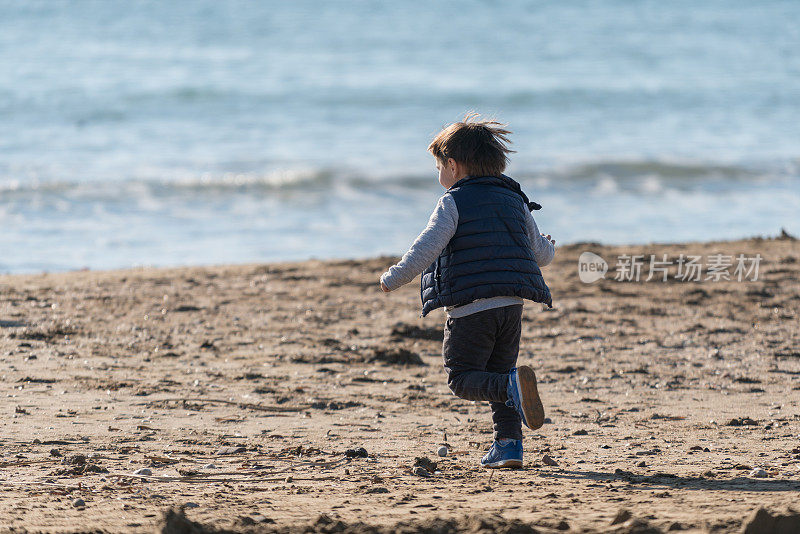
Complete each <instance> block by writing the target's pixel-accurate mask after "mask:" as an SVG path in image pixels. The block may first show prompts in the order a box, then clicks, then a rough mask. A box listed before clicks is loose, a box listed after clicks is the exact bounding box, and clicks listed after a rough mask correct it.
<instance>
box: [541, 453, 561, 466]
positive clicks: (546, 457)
mask: <svg viewBox="0 0 800 534" xmlns="http://www.w3.org/2000/svg"><path fill="white" fill-rule="evenodd" d="M542 463H543V464H544V465H552V466H556V465H558V462H556V461H555V460H553V459H552V458H550V456H549V455H547V454H545V455H544V456H542Z"/></svg>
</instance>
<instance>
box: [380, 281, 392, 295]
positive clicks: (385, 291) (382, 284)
mask: <svg viewBox="0 0 800 534" xmlns="http://www.w3.org/2000/svg"><path fill="white" fill-rule="evenodd" d="M381 290H382V291H383V292H384V293H388V292H389V291H391V289H389V288H388V287H386V284H384V283H383V281H381Z"/></svg>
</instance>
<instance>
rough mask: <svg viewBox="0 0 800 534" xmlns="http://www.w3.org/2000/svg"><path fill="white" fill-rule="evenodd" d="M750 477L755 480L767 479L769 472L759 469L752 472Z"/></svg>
mask: <svg viewBox="0 0 800 534" xmlns="http://www.w3.org/2000/svg"><path fill="white" fill-rule="evenodd" d="M750 476H751V477H753V478H767V472H766V471H764V470H763V469H760V468H758V467H757V468H755V469H753V470H752V471H750Z"/></svg>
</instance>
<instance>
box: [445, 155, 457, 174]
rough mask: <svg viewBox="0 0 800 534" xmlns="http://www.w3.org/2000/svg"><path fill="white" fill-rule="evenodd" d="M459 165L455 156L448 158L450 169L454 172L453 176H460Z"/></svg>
mask: <svg viewBox="0 0 800 534" xmlns="http://www.w3.org/2000/svg"><path fill="white" fill-rule="evenodd" d="M458 167H459V165H458V162H457V161H456V160H454V159H453V158H448V159H447V168H449V169H450V171H451V172H452V173H453V176H458V171H459V168H458Z"/></svg>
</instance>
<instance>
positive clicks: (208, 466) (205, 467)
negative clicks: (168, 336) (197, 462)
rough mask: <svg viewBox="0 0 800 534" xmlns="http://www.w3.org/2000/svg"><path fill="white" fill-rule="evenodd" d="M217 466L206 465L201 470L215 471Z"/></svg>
mask: <svg viewBox="0 0 800 534" xmlns="http://www.w3.org/2000/svg"><path fill="white" fill-rule="evenodd" d="M216 468H217V466H216V465H214V464H206V465H204V466H203V469H216Z"/></svg>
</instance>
